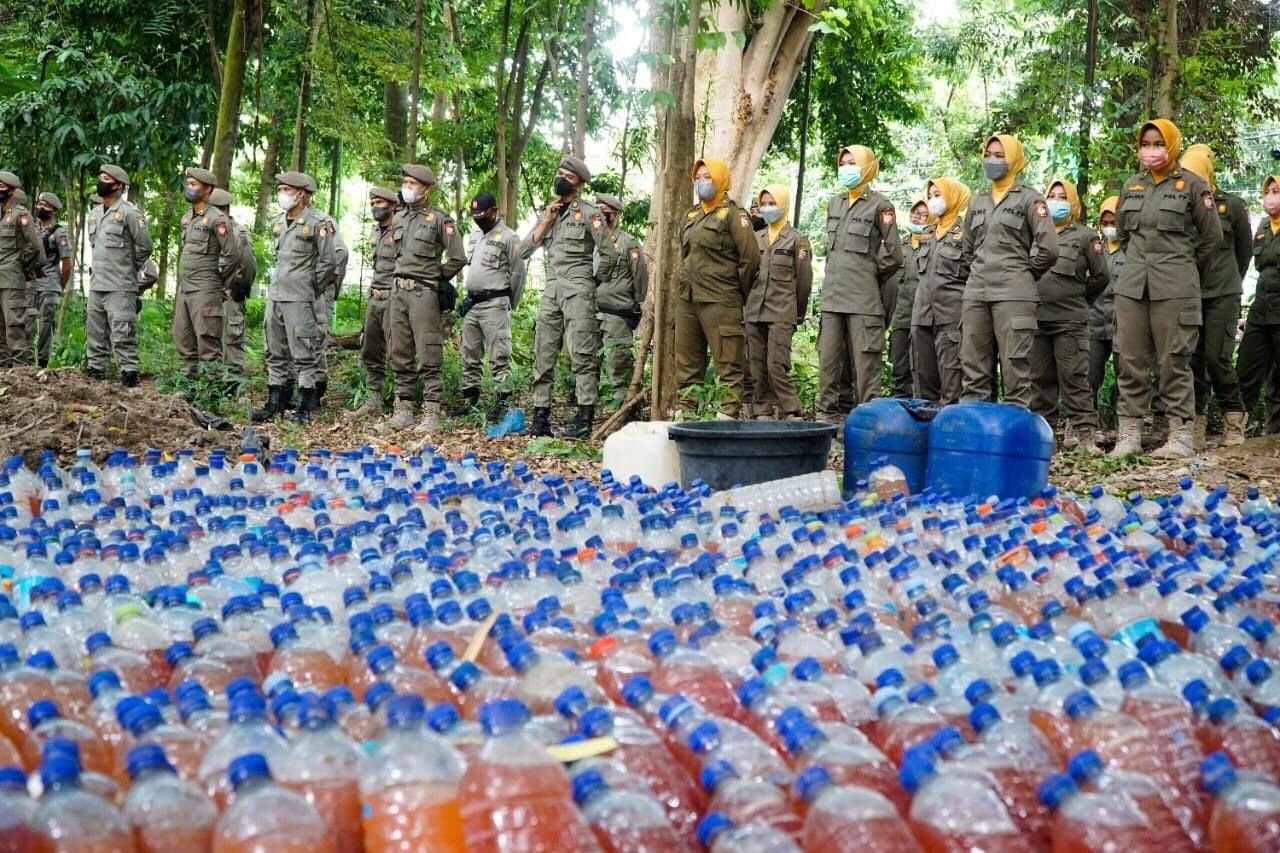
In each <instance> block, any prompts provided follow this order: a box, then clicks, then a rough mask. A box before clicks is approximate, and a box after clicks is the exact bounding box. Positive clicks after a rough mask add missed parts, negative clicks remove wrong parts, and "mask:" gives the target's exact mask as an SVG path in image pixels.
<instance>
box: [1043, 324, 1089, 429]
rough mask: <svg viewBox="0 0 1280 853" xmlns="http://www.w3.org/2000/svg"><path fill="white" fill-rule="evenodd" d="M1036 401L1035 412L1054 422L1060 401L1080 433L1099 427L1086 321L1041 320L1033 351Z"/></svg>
mask: <svg viewBox="0 0 1280 853" xmlns="http://www.w3.org/2000/svg"><path fill="white" fill-rule="evenodd" d="M1031 364H1032V370H1033V372H1034V373H1033V375H1034V387H1035V398H1034V401H1033V405H1032V407H1031V408H1032V411H1034V412H1035V413H1036V414H1038V415H1040V416H1041V417H1043V418H1045V419H1047V420H1049V421H1050V422H1051V423H1052V420H1053V417H1054V416H1055V415H1056V414H1058V401H1059V398H1061V402H1062V416H1063V418H1064V419H1065V421H1066V424H1067V426H1069V427H1070V428H1071V429H1073V430H1076V431H1077V432H1082V433H1092V432H1093V431H1094V430H1096V429H1097V428H1098V412H1097V409H1096V408H1095V407H1094V403H1093V389H1092V388H1091V387H1090V386H1089V329H1088V326H1087V325H1086V324H1085V323H1084V322H1078V323H1077V322H1068V323H1063V322H1059V321H1055V320H1041V321H1040V328H1039V330H1038V331H1037V332H1036V338H1035V343H1034V344H1033V345H1032V348H1031Z"/></svg>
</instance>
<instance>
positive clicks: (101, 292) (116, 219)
mask: <svg viewBox="0 0 1280 853" xmlns="http://www.w3.org/2000/svg"><path fill="white" fill-rule="evenodd" d="M95 210H96V211H97V212H98V216H97V217H96V218H94V217H90V219H89V225H90V226H91V230H90V231H89V244H90V245H91V246H93V281H92V282H91V283H90V285H89V304H88V307H87V309H86V313H85V324H84V332H85V335H84V336H85V350H86V352H87V354H88V359H89V369H90V370H93V371H98V372H105V371H106V369H107V367H108V365H109V363H110V361H111V356H112V354H113V353H114V355H115V358H116V363H117V364H118V365H119V367H120V372H121V373H137V372H138V274H139V273H141V272H142V268H143V267H144V266H146V264H147V260H148V259H149V258H150V257H151V232H150V231H149V230H148V228H147V222H146V219H145V218H144V217H143V215H142V211H140V210H138V208H136V207H134V206H133V204H132V203H131V202H129V201H126V200H124V199H123V198H117V199H116V201H115V203H114V204H112V205H111V207H109V208H105V209H104V208H102V207H101V206H99V207H98V208H95Z"/></svg>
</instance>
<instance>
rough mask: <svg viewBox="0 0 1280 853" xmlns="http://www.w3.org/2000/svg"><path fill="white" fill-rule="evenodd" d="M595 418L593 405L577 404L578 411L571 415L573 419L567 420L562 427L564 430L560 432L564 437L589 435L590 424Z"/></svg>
mask: <svg viewBox="0 0 1280 853" xmlns="http://www.w3.org/2000/svg"><path fill="white" fill-rule="evenodd" d="M595 419H596V407H595V406H579V407H578V413H577V414H576V415H574V416H573V420H571V421H569V424H568V426H566V427H565V428H564V432H562V433H560V434H561V435H562V436H564V437H565V438H586V437H587V436H589V435H591V424H592V422H593V421H595Z"/></svg>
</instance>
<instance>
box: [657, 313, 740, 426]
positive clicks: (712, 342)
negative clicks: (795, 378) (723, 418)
mask: <svg viewBox="0 0 1280 853" xmlns="http://www.w3.org/2000/svg"><path fill="white" fill-rule="evenodd" d="M675 320H676V328H675V344H676V346H675V350H676V352H675V356H676V376H675V379H676V388H677V389H679V391H681V392H683V391H684V390H685V389H687V388H692V387H693V386H695V385H697V384H698V383H700V382H702V381H703V379H704V378H705V377H706V373H707V350H708V349H709V350H710V351H711V362H712V365H713V367H714V369H715V372H716V378H717V379H718V380H719V381H720V383H721V384H722V385H724V386H725V388H726V390H727V394H726V396H725V398H724V399H723V400H722V401H721V402H720V405H719V410H720V412H722V413H723V414H725V415H727V416H728V417H731V418H736V417H738V415H739V413H740V412H741V410H742V399H743V387H742V383H743V373H744V364H745V359H746V332H745V330H744V329H743V322H742V303H741V302H728V303H726V302H694V301H693V300H690V299H677V300H676V317H675ZM757 393H758V392H757ZM679 405H680V407H681V408H682V409H685V410H690V409H692V408H693V407H694V406H693V401H692V400H689V399H687V398H685V396H684V395H683V394H681V399H680V401H679Z"/></svg>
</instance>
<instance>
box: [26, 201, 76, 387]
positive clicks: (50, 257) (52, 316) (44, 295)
mask: <svg viewBox="0 0 1280 853" xmlns="http://www.w3.org/2000/svg"><path fill="white" fill-rule="evenodd" d="M40 235H41V241H42V242H43V244H44V268H43V270H42V273H43V274H42V275H41V276H40V279H39V280H38V281H37V282H35V292H34V293H33V298H32V302H31V310H30V311H29V312H28V313H27V322H28V328H27V337H28V338H30V339H31V348H32V350H34V351H35V355H36V363H37V364H48V363H49V354H50V353H51V352H52V351H53V330H54V327H55V326H57V324H58V306H59V304H60V303H61V302H62V260H63V259H64V258H69V257H71V255H72V250H71V238H70V237H68V236H67V232H66V229H64V228H63V227H62V226H61V225H59V224H57V223H56V222H55V223H54V224H53V225H50V226H49V227H48V228H45V229H43V230H42V231H41V232H40Z"/></svg>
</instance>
